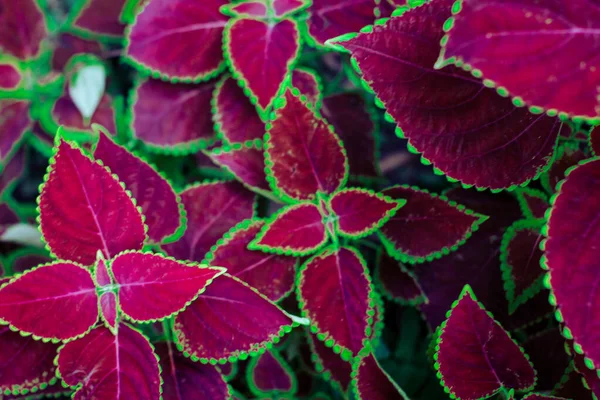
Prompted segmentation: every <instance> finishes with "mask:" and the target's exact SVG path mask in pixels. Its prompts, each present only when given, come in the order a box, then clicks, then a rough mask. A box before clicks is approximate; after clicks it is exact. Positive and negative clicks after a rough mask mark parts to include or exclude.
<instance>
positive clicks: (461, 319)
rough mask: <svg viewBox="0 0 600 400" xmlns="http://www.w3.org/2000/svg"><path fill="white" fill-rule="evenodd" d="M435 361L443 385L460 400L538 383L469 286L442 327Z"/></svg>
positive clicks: (516, 347)
mask: <svg viewBox="0 0 600 400" xmlns="http://www.w3.org/2000/svg"><path fill="white" fill-rule="evenodd" d="M435 359H436V369H437V370H438V372H439V374H440V378H441V379H442V380H443V385H444V386H445V387H446V388H447V389H449V390H450V393H451V394H453V395H454V396H456V397H458V398H461V399H478V398H481V397H488V396H490V395H492V394H494V393H496V392H497V391H498V390H499V389H500V388H502V387H504V388H508V389H516V390H525V389H528V388H531V387H533V385H534V384H535V375H536V374H535V370H534V369H533V368H532V366H531V364H530V363H529V361H528V359H527V358H526V357H525V355H524V353H523V351H522V350H521V348H519V346H518V345H517V344H516V343H515V342H514V341H513V340H512V339H511V338H510V336H508V333H507V332H506V331H505V330H504V329H503V328H502V327H501V326H500V324H498V323H497V322H496V321H494V320H493V318H492V317H491V316H490V315H488V313H487V312H486V310H485V309H484V308H483V307H482V306H481V305H479V304H478V303H477V299H476V298H475V296H474V294H473V292H472V291H471V288H470V287H469V286H466V287H465V289H464V290H463V292H462V294H461V296H460V297H459V299H458V301H457V302H455V303H454V305H453V307H452V311H451V313H450V316H449V317H448V319H447V320H446V322H445V323H444V324H443V325H442V331H441V334H440V337H439V339H438V345H437V346H436V356H435Z"/></svg>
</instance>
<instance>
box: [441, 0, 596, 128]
mask: <svg viewBox="0 0 600 400" xmlns="http://www.w3.org/2000/svg"><path fill="white" fill-rule="evenodd" d="M498 13H502V15H505V16H506V19H503V20H502V21H499V22H498V23H497V24H496V23H492V22H491V21H492V20H491V18H492V17H493V16H495V15H498ZM453 14H455V15H454V16H452V18H451V19H450V20H449V21H447V22H446V23H445V25H444V26H445V27H446V28H447V29H449V32H448V35H447V36H446V37H445V38H444V40H443V43H444V48H443V50H442V53H441V54H440V61H439V62H438V64H440V65H444V64H447V63H451V62H453V63H455V64H456V65H460V66H464V67H465V69H466V68H469V69H472V68H474V69H475V70H474V73H475V74H477V75H478V76H481V75H483V76H484V77H485V78H487V79H488V80H490V81H491V82H493V83H492V84H493V85H495V86H496V85H497V86H498V90H499V92H501V93H502V94H504V95H506V94H508V93H510V94H511V95H512V96H518V97H516V98H515V100H514V101H515V103H517V104H519V105H523V104H527V105H529V106H536V107H535V108H540V107H541V108H542V109H545V110H548V111H549V112H551V113H552V114H554V115H555V114H556V113H557V112H560V113H561V114H563V113H564V114H568V115H570V116H578V117H585V118H597V119H598V120H599V121H600V118H598V117H599V116H600V108H599V105H600V104H599V102H598V91H597V89H596V87H597V86H598V85H600V61H598V58H597V57H596V55H597V54H598V52H599V51H600V44H599V43H600V42H599V41H598V38H599V37H600V34H599V33H598V31H599V30H600V10H599V9H598V7H597V4H596V3H595V2H590V1H588V0H575V1H569V2H568V3H566V4H563V3H562V2H561V3H556V2H554V1H552V0H544V1H535V0H526V1H517V0H511V1H504V2H502V3H497V2H494V1H490V0H486V1H472V0H461V1H460V2H459V3H457V5H456V6H455V7H454V8H453ZM532 16H533V18H532ZM509 21H510V22H509ZM507 65H510V68H506V66H507ZM580 66H581V67H580ZM540 111H541V110H540Z"/></svg>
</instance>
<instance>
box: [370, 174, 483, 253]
mask: <svg viewBox="0 0 600 400" xmlns="http://www.w3.org/2000/svg"><path fill="white" fill-rule="evenodd" d="M382 193H383V194H384V195H386V196H388V197H391V198H392V199H397V200H401V199H405V201H406V204H405V205H404V206H403V207H402V208H400V209H399V210H398V211H396V214H395V215H394V216H393V217H392V218H390V220H389V221H388V222H386V223H385V224H384V225H383V226H382V227H381V229H380V232H381V236H382V240H383V242H384V244H385V245H386V247H387V249H388V251H389V252H390V254H393V255H394V256H395V257H397V258H399V259H400V260H401V261H403V262H410V263H420V262H425V261H431V260H433V259H436V258H440V257H442V256H443V255H447V254H449V253H450V252H452V251H455V250H456V249H457V248H458V247H459V246H460V245H462V244H463V243H464V242H465V241H466V240H467V239H468V238H469V237H470V236H471V234H472V233H473V231H475V230H477V229H478V227H479V225H480V224H481V223H482V222H484V221H485V220H486V219H487V217H485V216H482V215H480V214H477V213H475V212H473V211H471V210H469V209H467V208H465V207H464V206H462V205H460V204H456V203H455V202H453V201H450V200H449V199H448V198H446V197H445V196H437V195H433V194H430V193H428V192H427V191H425V190H421V189H417V188H414V187H410V186H406V185H402V186H394V187H391V188H388V189H385V190H384V191H383V192H382Z"/></svg>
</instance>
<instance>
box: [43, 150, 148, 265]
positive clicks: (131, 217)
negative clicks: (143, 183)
mask: <svg viewBox="0 0 600 400" xmlns="http://www.w3.org/2000/svg"><path fill="white" fill-rule="evenodd" d="M38 204H39V209H40V229H41V232H42V234H43V236H44V239H45V240H46V243H48V246H49V248H50V250H51V251H52V253H54V254H55V255H56V256H57V257H59V258H61V259H65V260H71V261H76V262H79V263H82V264H84V265H92V264H93V263H94V262H95V261H96V252H97V251H98V250H100V251H102V254H103V255H104V257H105V258H107V259H110V258H111V257H113V256H115V255H116V254H118V253H120V252H121V251H124V250H139V249H141V248H142V246H143V243H144V240H145V238H146V234H145V226H144V221H143V218H142V215H141V214H140V213H139V211H138V209H137V207H136V204H135V202H134V201H133V200H132V199H131V197H130V195H129V193H128V192H126V191H125V189H124V188H123V187H122V186H121V183H120V182H119V181H118V180H117V179H115V177H114V176H112V175H111V173H110V172H109V171H108V170H107V169H106V168H105V167H103V166H102V165H100V164H98V163H97V162H94V161H92V160H90V159H89V158H88V157H86V156H85V155H83V153H82V152H81V150H79V149H77V148H74V147H73V146H72V145H70V144H69V143H67V142H65V141H62V140H61V141H60V143H59V144H58V147H57V150H56V154H55V156H54V158H53V161H52V162H51V163H50V166H49V167H48V174H47V176H46V182H45V183H44V186H43V187H42V189H41V194H40V196H39V198H38Z"/></svg>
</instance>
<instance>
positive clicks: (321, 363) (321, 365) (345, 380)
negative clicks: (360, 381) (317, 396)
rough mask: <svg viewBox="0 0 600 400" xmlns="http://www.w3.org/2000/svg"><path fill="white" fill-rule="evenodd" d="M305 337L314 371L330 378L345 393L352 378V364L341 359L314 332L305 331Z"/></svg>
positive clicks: (327, 378)
mask: <svg viewBox="0 0 600 400" xmlns="http://www.w3.org/2000/svg"><path fill="white" fill-rule="evenodd" d="M306 337H307V338H308V339H307V340H308V343H309V345H310V350H311V353H312V356H311V358H312V360H313V361H314V363H315V370H316V372H317V373H319V374H323V377H324V378H325V379H326V380H331V381H332V383H335V385H337V386H339V388H340V389H341V391H342V392H344V393H345V392H346V391H347V390H348V387H349V386H350V382H351V380H352V378H351V377H350V374H351V373H352V365H351V364H350V363H349V362H347V361H344V360H342V358H341V357H340V355H339V354H336V353H335V352H334V351H333V349H332V348H331V347H327V346H326V345H325V343H324V342H322V341H321V340H319V339H318V338H317V336H316V335H315V334H311V333H309V332H307V334H306Z"/></svg>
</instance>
